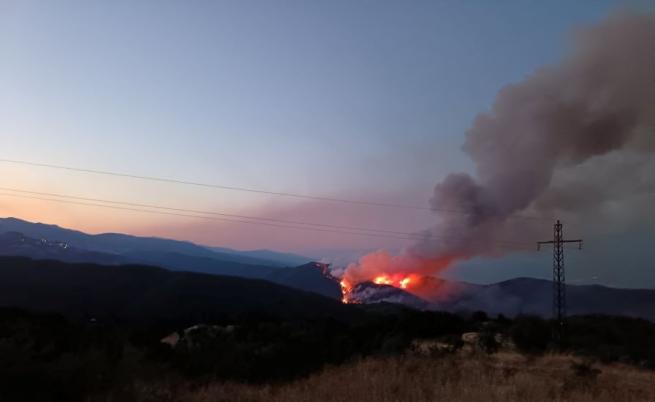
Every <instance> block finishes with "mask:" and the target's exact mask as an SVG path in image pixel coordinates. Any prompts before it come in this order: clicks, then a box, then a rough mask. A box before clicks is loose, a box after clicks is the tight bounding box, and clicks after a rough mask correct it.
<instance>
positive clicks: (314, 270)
mask: <svg viewBox="0 0 655 402" xmlns="http://www.w3.org/2000/svg"><path fill="white" fill-rule="evenodd" d="M266 279H268V280H270V281H271V282H275V283H279V284H281V285H285V286H289V287H292V288H296V289H302V290H307V291H310V292H314V293H318V294H320V295H323V296H326V297H329V298H332V299H335V300H341V286H340V285H339V282H338V279H335V278H334V277H332V275H330V272H329V270H328V266H327V264H322V263H320V262H310V263H308V264H304V265H301V266H298V267H295V268H287V269H280V270H277V271H275V272H272V273H271V274H270V275H268V276H267V277H266Z"/></svg>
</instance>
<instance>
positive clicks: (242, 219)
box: [0, 188, 532, 248]
mask: <svg viewBox="0 0 655 402" xmlns="http://www.w3.org/2000/svg"><path fill="white" fill-rule="evenodd" d="M0 190H4V191H16V192H21V193H24V194H10V193H0V196H9V197H18V198H27V199H35V200H42V201H50V202H58V203H66V204H73V205H82V206H90V207H101V208H111V209H117V210H126V211H132V212H142V213H150V214H160V215H172V216H179V217H187V218H199V219H209V220H216V221H224V222H232V223H244V224H253V225H263V226H272V227H279V228H286V229H298V230H310V231H318V232H328V233H341V234H350V235H359V236H369V237H384V238H392V239H400V240H429V239H430V238H436V236H433V235H427V236H426V235H421V234H416V233H407V232H394V231H388V232H389V233H390V234H382V233H370V232H369V233H367V232H365V231H367V230H370V229H366V228H357V227H347V226H343V227H342V228H351V229H352V230H359V231H352V230H335V229H324V228H316V227H311V226H293V225H283V224H278V223H270V222H262V221H256V219H259V218H256V217H247V216H243V215H231V214H220V215H221V216H227V217H234V218H237V219H229V218H225V217H216V216H206V214H218V213H212V212H205V211H197V210H188V209H182V208H168V207H162V206H157V205H149V204H135V203H126V202H120V201H112V200H103V199H94V198H85V197H74V196H67V195H63V194H54V193H39V192H32V191H25V190H14V189H9V188H0ZM33 194H37V195H33ZM43 195H45V196H48V197H58V198H72V199H73V200H70V199H56V198H46V197H44V196H43ZM74 200H83V201H84V202H81V201H74ZM87 201H93V202H87ZM98 202H99V203H100V204H99V203H98ZM103 203H104V204H103ZM106 204H118V205H106ZM120 205H126V206H120ZM135 207H138V208H135ZM143 208H152V209H156V210H152V209H143ZM162 210H168V211H177V212H167V211H162ZM182 212H187V213H182ZM200 214H204V215H200ZM264 219H266V218H264ZM274 222H285V223H287V222H288V223H291V222H292V221H281V220H274ZM303 224H304V225H309V224H308V223H303ZM331 226H333V227H335V228H336V227H339V226H337V225H331ZM374 230H375V229H374ZM394 234H397V235H394ZM494 244H497V245H500V246H505V247H510V248H518V247H530V248H531V247H532V243H519V242H509V241H497V242H494Z"/></svg>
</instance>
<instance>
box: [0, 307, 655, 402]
mask: <svg viewBox="0 0 655 402" xmlns="http://www.w3.org/2000/svg"><path fill="white" fill-rule="evenodd" d="M361 308H362V311H361V315H360V317H361V319H359V320H356V321H351V320H350V321H339V320H337V319H334V318H316V319H313V320H309V319H290V318H288V317H287V318H280V317H275V316H268V315H261V314H260V315H256V314H246V315H239V314H237V315H233V316H226V317H225V318H224V319H223V320H221V321H213V322H211V325H201V326H196V327H193V328H188V327H186V325H185V324H183V323H176V322H171V321H165V322H159V323H150V324H148V325H137V324H134V323H133V322H122V323H121V322H120V321H114V322H99V321H97V320H95V319H93V320H77V321H74V320H70V319H66V318H64V317H62V316H58V315H52V314H37V313H31V312H27V311H23V310H16V309H0V402H4V401H12V402H16V401H39V402H49V401H52V402H54V401H66V402H76V401H93V402H96V401H106V402H109V401H112V402H113V401H121V402H130V401H135V402H142V401H158V402H159V401H162V402H167V401H168V402H173V401H191V402H201V401H202V402H204V401H239V400H243V401H250V400H252V401H257V400H280V401H283V400H289V401H294V400H328V401H330V400H332V401H341V400H358V399H359V400H362V401H368V400H371V401H373V400H376V401H377V400H382V401H384V400H389V401H392V400H394V401H395V400H410V401H412V400H416V401H422V400H433V399H435V398H437V397H438V398H439V399H443V400H458V399H457V398H463V399H461V400H465V399H466V400H476V398H479V397H481V396H483V395H486V396H488V397H489V398H492V400H494V399H493V398H497V399H495V400H539V399H540V398H541V399H542V400H552V399H558V398H559V399H568V400H571V398H575V399H576V400H578V399H579V400H585V398H587V399H589V400H590V399H591V398H593V399H596V400H605V399H602V398H606V399H607V400H608V399H609V398H611V397H612V395H614V397H616V395H615V393H616V392H619V391H618V389H619V388H621V387H624V388H625V392H624V393H622V394H621V398H619V400H629V399H626V398H634V400H644V397H645V396H648V397H651V396H652V394H650V392H651V391H650V388H649V386H646V385H644V384H646V382H645V381H646V380H644V379H647V380H648V381H651V382H652V380H654V379H655V377H653V373H655V372H651V371H649V370H651V369H653V368H655V344H654V343H653V342H652V340H653V339H655V325H654V324H653V323H651V322H648V321H644V320H638V319H630V318H621V317H601V316H598V317H593V316H587V317H573V318H572V319H571V320H570V321H569V323H570V325H569V328H568V337H567V339H568V343H567V344H566V345H564V346H563V348H559V349H558V353H564V355H575V356H577V357H576V358H577V359H585V360H584V361H585V362H593V363H580V362H578V363H575V364H574V363H573V361H572V360H571V358H570V357H563V355H562V356H550V355H549V354H551V353H553V351H554V350H555V349H554V345H553V344H552V343H551V339H550V323H549V322H548V321H545V320H542V319H540V318H537V317H518V318H516V319H513V320H510V319H507V318H504V317H502V316H501V317H495V318H490V317H487V316H486V314H484V313H475V314H468V315H454V314H448V313H439V312H419V311H415V310H409V309H404V308H399V307H397V306H392V305H387V306H385V305H376V306H362V307H361ZM466 333H469V335H470V334H471V333H474V334H475V336H474V337H469V338H471V339H468V338H467V337H463V334H466ZM165 337H166V339H167V340H168V341H170V342H169V343H163V342H162V339H163V338H165ZM464 338H467V339H466V340H465V339H464ZM421 345H424V346H425V345H428V346H429V347H428V348H427V349H426V348H423V347H420V346H421ZM508 351H512V354H508ZM580 361H582V360H580ZM572 364H573V365H572ZM576 364H577V365H576ZM608 364H610V365H608ZM597 369H600V372H598V371H597ZM642 370H643V371H642ZM615 388H616V389H615ZM640 389H641V391H639V390H640ZM444 398H445V399H444ZM487 399H488V398H487ZM646 399H647V398H646Z"/></svg>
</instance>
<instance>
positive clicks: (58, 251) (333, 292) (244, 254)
mask: <svg viewBox="0 0 655 402" xmlns="http://www.w3.org/2000/svg"><path fill="white" fill-rule="evenodd" d="M0 256H23V257H29V258H30V259H35V260H55V261H59V262H61V263H86V264H94V265H93V266H94V267H96V265H98V266H100V265H102V266H109V267H111V268H112V270H111V271H107V272H114V275H119V276H120V275H121V274H120V270H121V269H124V268H126V266H130V265H135V264H137V265H149V266H152V267H161V268H165V269H167V270H171V271H184V272H191V273H202V274H211V275H216V278H220V279H211V281H215V280H217V281H219V282H226V281H228V282H229V281H232V280H233V279H228V278H229V277H233V278H234V277H240V278H249V279H257V280H264V281H266V282H265V283H270V285H274V284H275V285H282V286H283V287H285V288H295V289H297V290H302V291H307V292H312V293H314V294H318V295H320V296H324V297H326V298H327V299H331V300H332V301H338V300H340V299H341V297H342V295H341V289H340V286H339V283H338V280H337V279H336V278H334V277H333V276H332V275H331V273H330V269H329V266H328V265H327V264H322V263H318V262H308V261H309V260H308V259H307V258H305V257H302V256H298V255H295V254H286V253H277V252H274V251H269V250H255V251H237V250H232V249H227V248H209V247H205V246H200V245H197V244H194V243H190V242H183V241H177V240H169V239H160V238H150V237H137V236H130V235H124V234H118V233H108V234H99V235H89V234H86V233H82V232H79V231H75V230H70V229H65V228H61V227H58V226H54V225H45V224H40V223H30V222H26V221H22V220H19V219H15V218H6V219H0ZM9 262H12V264H15V261H14V260H11V259H8V260H7V259H2V260H0V269H13V267H6V266H5V264H8V263H9ZM50 262H51V263H52V261H50ZM44 263H45V262H44ZM298 263H300V264H298ZM22 264H23V265H25V264H26V263H22ZM35 264H36V262H35ZM286 264H288V265H286ZM46 265H47V264H46ZM95 269H97V267H96V268H95ZM141 269H145V268H143V267H142V268H141ZM152 269H155V268H152ZM82 271H83V270H82ZM82 271H81V270H80V269H79V268H75V269H72V270H71V271H70V272H76V273H79V274H81V273H82ZM30 272H31V274H34V275H36V274H37V273H38V272H40V271H30ZM44 272H45V271H44ZM48 272H50V271H48ZM67 272H68V271H67ZM164 272H165V271H164ZM179 273H180V275H182V273H181V272H179ZM14 274H17V272H14ZM12 275H13V274H12ZM185 275H186V274H185ZM198 278H200V277H198ZM202 278H212V277H211V276H208V275H206V276H202ZM198 280H199V279H198ZM208 280H209V279H208ZM234 280H245V279H234ZM255 282H256V283H260V282H262V281H253V283H255ZM271 282H272V283H271ZM248 283H249V282H247V281H246V282H239V284H240V286H244V287H245V286H247V284H248ZM17 284H18V283H17ZM23 285H24V287H23V288H22V291H24V292H25V293H26V294H32V293H33V292H32V291H31V290H30V289H29V286H28V283H27V282H25V283H23ZM178 285H179V284H178ZM178 285H176V286H178ZM253 286H255V288H256V287H257V286H261V285H253ZM194 288H195V287H194ZM117 291H119V290H117ZM176 292H181V293H185V294H187V295H190V293H188V292H187V290H184V289H180V290H176ZM551 292H552V283H551V282H550V281H546V280H541V279H533V278H516V279H512V280H508V281H504V282H500V283H495V284H491V285H476V284H470V283H464V282H456V281H446V280H443V279H439V278H434V277H425V278H423V279H422V281H421V282H420V283H418V286H416V287H414V288H412V293H409V292H406V291H405V290H403V289H398V288H394V287H391V286H385V285H375V284H373V283H362V284H359V285H357V286H356V287H355V289H353V293H352V295H351V300H353V301H354V302H357V303H365V304H370V303H396V304H402V305H405V306H408V307H411V308H416V309H431V310H447V311H455V312H458V311H469V312H470V311H478V310H481V311H486V312H487V313H489V314H504V315H507V316H515V315H519V314H536V315H541V316H549V315H550V313H551V300H552V299H551V294H552V293H551ZM245 293H247V294H249V295H251V296H252V297H255V298H256V297H258V296H257V294H256V293H253V292H245ZM567 293H568V312H569V314H611V315H627V316H634V317H641V318H646V319H649V320H652V321H655V290H652V289H617V288H610V287H604V286H597V285H568V286H567ZM5 301H7V302H9V300H5Z"/></svg>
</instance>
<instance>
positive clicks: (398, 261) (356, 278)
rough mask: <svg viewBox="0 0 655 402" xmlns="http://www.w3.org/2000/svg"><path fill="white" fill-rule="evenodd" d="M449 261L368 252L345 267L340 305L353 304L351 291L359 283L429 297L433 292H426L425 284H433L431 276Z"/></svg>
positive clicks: (384, 252)
mask: <svg viewBox="0 0 655 402" xmlns="http://www.w3.org/2000/svg"><path fill="white" fill-rule="evenodd" d="M451 261H452V259H450V258H442V259H430V260H428V259H422V258H418V257H414V256H411V255H407V254H401V255H397V256H392V255H390V254H389V253H388V252H386V251H377V252H373V253H370V254H368V255H365V256H364V257H362V258H361V259H360V260H359V261H358V262H357V263H353V264H350V265H349V266H348V267H347V268H346V270H345V272H344V274H343V277H342V278H341V282H340V285H341V293H342V294H343V297H342V302H343V303H353V302H354V300H353V299H352V291H353V289H354V287H355V286H356V285H357V284H359V283H362V282H373V283H375V284H377V285H389V286H394V287H397V288H399V289H403V290H406V291H408V292H410V293H412V294H415V295H417V296H419V295H420V296H425V294H426V293H428V294H430V295H431V294H432V293H434V292H435V290H433V289H432V288H431V289H430V290H429V291H427V290H426V284H427V283H433V282H434V280H435V279H434V278H433V275H434V274H437V273H438V272H440V271H442V270H443V269H445V268H446V267H447V266H448V265H449V263H450V262H451Z"/></svg>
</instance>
